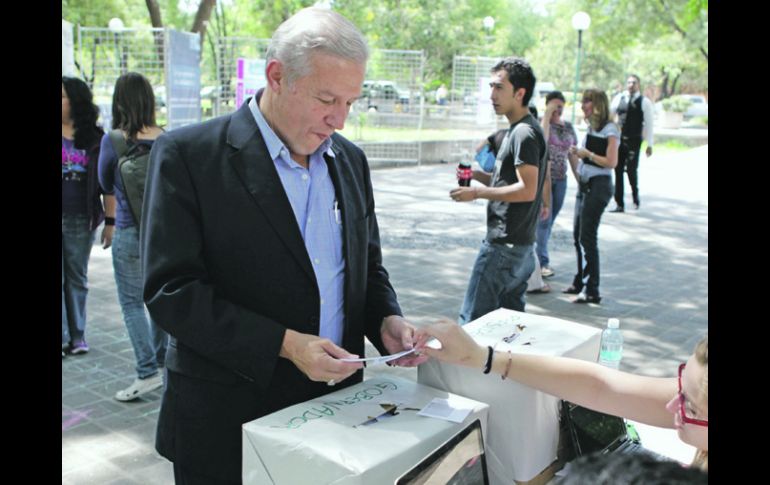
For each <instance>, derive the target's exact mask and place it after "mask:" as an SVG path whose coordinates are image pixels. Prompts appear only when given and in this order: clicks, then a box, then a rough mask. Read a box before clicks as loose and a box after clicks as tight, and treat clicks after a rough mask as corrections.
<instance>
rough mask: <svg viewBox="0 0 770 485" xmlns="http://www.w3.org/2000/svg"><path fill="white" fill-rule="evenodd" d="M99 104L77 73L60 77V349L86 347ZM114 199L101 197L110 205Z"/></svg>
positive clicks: (107, 232)
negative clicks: (73, 75) (76, 76)
mask: <svg viewBox="0 0 770 485" xmlns="http://www.w3.org/2000/svg"><path fill="white" fill-rule="evenodd" d="M98 118H99V108H98V107H97V106H96V105H95V104H94V102H93V94H92V93H91V90H90V89H89V88H88V85H87V84H86V83H85V82H83V81H81V80H80V79H77V78H74V77H68V76H62V78H61V194H62V199H61V201H62V214H61V235H62V271H61V273H62V281H61V342H62V353H61V356H62V357H65V356H66V355H67V353H70V354H74V355H78V354H85V353H86V352H88V350H89V348H88V344H87V343H86V338H85V332H86V297H87V296H88V260H89V258H90V257H91V247H92V246H93V244H94V239H95V238H96V228H97V227H98V226H99V224H101V223H102V221H103V220H104V207H103V206H102V200H101V195H102V191H101V189H100V188H99V181H98V179H97V165H96V164H97V160H98V158H99V138H100V137H101V136H102V134H103V133H104V132H103V131H102V129H101V128H100V127H99V126H98V125H97V124H96V120H97V119H98ZM111 204H114V199H113V198H112V197H110V196H105V197H104V205H105V206H107V207H110V206H111ZM110 222H111V221H107V223H106V225H105V228H104V230H103V232H102V236H101V240H102V242H103V243H104V247H105V248H108V247H109V246H110V243H111V240H112V226H111V225H109V224H110Z"/></svg>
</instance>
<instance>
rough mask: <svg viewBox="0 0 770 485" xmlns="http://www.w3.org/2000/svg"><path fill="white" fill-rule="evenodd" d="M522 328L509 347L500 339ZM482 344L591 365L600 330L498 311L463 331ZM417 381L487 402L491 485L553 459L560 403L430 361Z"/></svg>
mask: <svg viewBox="0 0 770 485" xmlns="http://www.w3.org/2000/svg"><path fill="white" fill-rule="evenodd" d="M517 325H524V329H523V330H522V331H521V333H520V336H519V337H517V338H516V340H513V341H512V342H511V343H506V342H505V341H504V340H503V338H505V337H508V336H510V335H512V334H513V333H514V331H515V330H516V326H517ZM463 328H464V329H465V330H466V331H467V332H468V333H469V334H471V336H473V338H474V340H475V341H476V342H478V343H479V344H481V345H485V346H486V345H492V346H493V347H495V349H496V350H500V351H507V350H510V351H511V352H512V353H520V354H535V355H554V356H564V357H574V358H578V359H582V360H589V361H596V360H597V357H598V355H599V340H600V337H601V330H599V329H596V328H593V327H590V326H587V325H581V324H578V323H574V322H569V321H567V320H562V319H559V318H554V317H547V316H542V315H534V314H531V313H522V312H517V311H513V310H508V309H505V308H501V309H499V310H495V311H493V312H490V313H488V314H486V315H484V316H483V317H480V318H478V319H476V320H474V321H472V322H469V323H468V324H466V325H465V326H464V327H463ZM417 380H418V382H419V383H420V384H425V385H428V386H433V387H436V388H439V389H444V390H446V391H449V392H452V393H455V394H459V395H461V396H466V397H469V398H471V399H476V400H479V401H482V402H486V403H489V406H490V407H489V418H488V422H489V425H488V427H489V432H488V433H486V434H485V435H484V442H485V446H486V451H487V463H488V466H489V474H490V481H491V483H493V484H498V483H505V484H511V483H513V481H514V480H516V481H520V482H526V481H529V480H532V479H533V478H535V477H536V476H537V475H538V474H539V473H540V472H541V471H543V470H544V469H546V468H547V467H548V466H549V465H551V463H553V461H554V460H556V448H557V445H558V441H559V399H558V398H556V397H555V396H551V395H549V394H546V393H543V392H540V391H537V390H535V389H532V388H531V387H528V386H524V385H522V384H519V383H517V382H513V381H510V380H505V381H503V380H501V379H500V376H499V375H497V374H488V375H484V374H483V373H482V372H481V369H471V368H468V367H462V366H458V365H452V364H444V363H440V362H438V361H436V360H433V359H431V360H430V361H428V362H427V363H425V364H423V365H421V366H420V367H419V369H418V379H417Z"/></svg>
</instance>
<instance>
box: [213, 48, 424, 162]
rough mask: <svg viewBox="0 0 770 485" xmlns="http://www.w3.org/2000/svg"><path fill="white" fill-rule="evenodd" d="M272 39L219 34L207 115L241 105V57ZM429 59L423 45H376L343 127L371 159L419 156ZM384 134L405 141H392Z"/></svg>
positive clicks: (259, 55) (254, 55)
mask: <svg viewBox="0 0 770 485" xmlns="http://www.w3.org/2000/svg"><path fill="white" fill-rule="evenodd" d="M269 42H270V39H258V38H254V37H222V38H218V39H217V40H216V42H215V45H216V49H215V52H216V66H217V69H216V71H217V85H216V86H214V87H211V88H210V90H209V92H210V93H211V95H210V99H211V110H210V111H207V110H206V108H205V106H206V105H207V103H206V102H205V100H203V101H204V102H203V105H204V113H203V115H204V118H207V117H211V116H218V115H222V114H226V113H230V112H232V111H234V110H235V109H236V83H237V71H236V66H237V63H238V59H240V58H245V59H264V58H265V54H266V52H267V46H268V44H269ZM424 64H425V63H424V56H423V53H422V51H404V50H383V49H373V50H372V51H371V56H370V59H369V63H368V65H367V71H366V80H365V81H364V86H363V90H362V96H361V99H360V100H359V101H358V102H356V103H355V104H354V105H353V107H352V108H351V111H350V115H349V116H348V120H347V123H346V127H347V128H346V129H345V130H344V131H343V134H344V135H345V136H346V137H347V138H349V139H351V140H353V141H355V142H356V143H357V144H358V145H359V146H360V147H361V148H362V149H363V150H364V151H365V152H366V154H367V157H368V158H369V160H370V161H371V162H373V163H381V162H392V163H399V162H404V163H417V162H419V160H420V144H419V143H418V140H419V134H420V129H421V125H422V113H423V110H422V105H423V92H422V86H423V71H424ZM204 89H205V88H204ZM204 94H205V93H204ZM383 138H387V139H393V138H396V139H399V140H405V141H398V142H390V141H388V140H387V139H383Z"/></svg>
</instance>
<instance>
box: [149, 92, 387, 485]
mask: <svg viewBox="0 0 770 485" xmlns="http://www.w3.org/2000/svg"><path fill="white" fill-rule="evenodd" d="M247 105H248V102H246V103H244V104H243V106H242V107H241V108H240V109H239V110H238V111H236V112H235V113H233V114H232V115H229V116H223V117H220V118H217V119H214V120H211V121H207V122H204V123H200V124H197V125H193V126H189V127H184V128H180V129H177V130H174V131H171V132H169V133H166V134H164V135H161V136H160V137H159V138H158V139H157V141H156V142H155V144H154V146H153V149H152V154H151V161H150V166H149V170H148V179H147V185H146V190H145V200H144V209H143V216H142V225H141V255H142V267H143V271H144V300H145V303H146V304H147V307H148V309H149V311H150V314H151V316H152V318H153V320H154V321H155V322H156V323H157V324H158V325H159V326H160V327H161V328H163V329H164V330H166V331H167V332H168V333H169V334H170V335H171V342H170V346H169V350H168V355H167V357H166V367H167V369H168V381H167V383H166V389H165V391H164V395H163V402H162V405H161V411H160V415H159V419H158V432H157V441H156V448H157V449H158V451H159V452H160V453H161V454H162V455H163V456H165V457H167V458H169V459H170V460H172V461H175V462H178V463H179V464H180V465H181V466H183V467H187V468H189V469H191V470H195V471H197V472H199V473H203V474H206V475H210V476H213V477H218V478H226V479H229V480H234V481H239V480H240V470H241V425H242V424H243V423H245V422H248V421H250V420H253V419H255V418H257V417H260V416H263V415H265V414H269V413H271V412H273V411H276V410H278V409H282V408H284V407H286V406H289V405H292V404H296V403H299V402H303V401H306V400H308V399H311V398H315V397H318V396H320V395H322V394H325V393H328V392H330V391H332V390H334V389H333V388H330V387H328V386H326V384H325V383H317V382H312V381H310V380H309V379H308V378H307V377H306V376H305V375H304V374H302V373H301V372H300V371H299V370H298V369H297V368H296V367H295V366H294V364H293V363H291V362H290V361H289V360H286V359H283V358H280V357H279V355H278V354H279V351H280V348H281V343H282V341H283V337H284V333H285V331H286V329H293V330H296V331H298V332H302V333H307V334H314V335H318V331H319V315H320V297H319V294H318V287H317V284H316V280H315V276H314V273H313V269H312V266H311V262H310V259H309V257H308V254H307V251H306V250H305V245H304V242H303V240H302V236H301V235H300V232H299V228H298V226H297V222H296V219H295V217H294V213H293V212H292V209H291V205H290V203H289V199H288V197H287V196H286V193H285V192H284V189H283V186H282V184H281V181H280V179H279V177H278V172H277V171H276V168H275V165H274V162H273V161H272V159H271V158H270V155H269V154H268V152H267V147H266V145H265V143H264V140H263V138H262V136H261V134H260V132H259V129H258V127H257V124H256V121H255V120H254V117H253V115H252V113H251V112H250V111H249V108H248V106H247ZM332 140H333V144H332V151H334V153H335V156H336V158H332V157H328V156H325V158H326V163H327V164H328V166H329V173H330V175H331V177H332V180H333V183H334V187H335V191H336V195H337V200H338V201H339V204H340V209H341V211H342V220H343V254H344V258H345V291H344V299H345V301H344V309H345V330H344V335H343V344H342V346H343V347H344V348H345V349H346V350H348V351H350V352H352V353H354V354H358V355H361V356H363V355H364V335H366V336H367V337H368V338H369V340H370V341H371V342H372V343H373V344H374V345H375V346H376V347H377V348H378V350H380V352H382V353H387V351H385V349H384V347H383V345H382V340H381V337H380V333H379V329H380V324H381V322H382V319H383V318H384V317H385V316H388V315H401V309H400V308H399V306H398V303H397V301H396V295H395V292H394V290H393V288H392V286H391V285H390V282H389V279H388V273H387V271H386V270H385V268H384V267H383V266H382V256H381V252H380V241H379V232H378V228H377V219H376V217H375V213H374V199H373V197H372V184H371V179H370V174H369V167H368V164H367V162H366V157H365V155H364V153H363V152H362V151H361V149H359V148H358V147H356V146H355V145H353V144H352V143H350V142H349V141H348V140H346V139H345V138H343V137H342V136H340V135H336V134H335V135H333V137H332ZM362 375H363V372H361V371H359V372H358V373H357V374H356V375H354V376H352V377H351V378H349V379H347V380H346V381H344V382H343V383H342V385H343V386H344V385H351V384H355V383H357V382H360V381H361V379H362ZM338 388H339V387H338Z"/></svg>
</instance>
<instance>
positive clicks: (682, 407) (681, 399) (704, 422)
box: [679, 364, 709, 428]
mask: <svg viewBox="0 0 770 485" xmlns="http://www.w3.org/2000/svg"><path fill="white" fill-rule="evenodd" d="M685 365H686V364H680V365H679V411H680V413H679V414H680V415H681V416H682V421H684V422H685V423H690V424H694V425H697V426H705V427H707V428H708V426H709V422H708V420H703V419H695V418H691V417H689V416H687V413H686V412H685V405H684V401H685V397H684V394H682V371H683V370H684V366H685Z"/></svg>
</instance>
